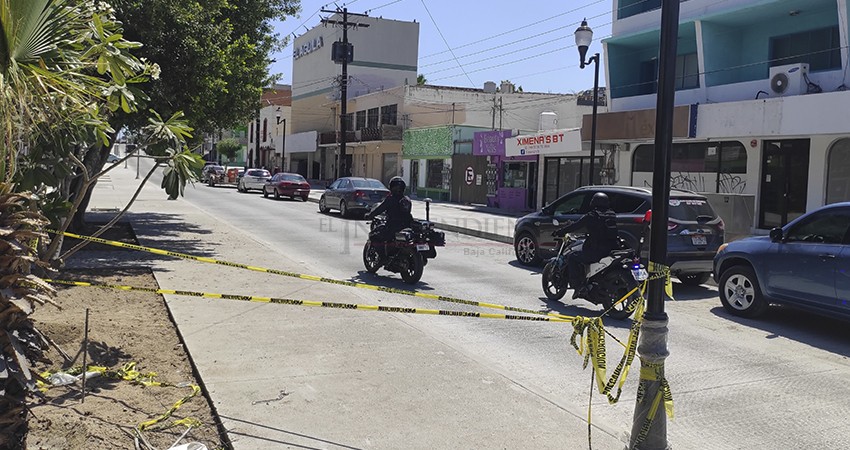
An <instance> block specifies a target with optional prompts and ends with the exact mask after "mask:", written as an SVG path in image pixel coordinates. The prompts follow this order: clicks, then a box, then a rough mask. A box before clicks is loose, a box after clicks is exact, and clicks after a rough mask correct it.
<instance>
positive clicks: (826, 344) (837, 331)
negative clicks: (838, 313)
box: [711, 306, 850, 357]
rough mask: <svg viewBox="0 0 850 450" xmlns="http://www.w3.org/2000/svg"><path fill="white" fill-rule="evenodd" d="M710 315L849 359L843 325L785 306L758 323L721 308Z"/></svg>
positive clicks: (847, 336)
mask: <svg viewBox="0 0 850 450" xmlns="http://www.w3.org/2000/svg"><path fill="white" fill-rule="evenodd" d="M711 312H712V313H713V314H714V315H716V316H717V317H720V318H722V319H726V320H729V321H731V322H735V323H737V324H739V325H742V326H745V327H750V328H756V329H759V330H762V331H766V332H768V333H770V335H768V336H767V337H766V338H767V339H776V338H780V337H782V338H786V339H791V340H794V341H797V342H800V343H804V344H807V345H811V346H812V347H816V348H819V349H821V350H826V351H828V352H831V353H834V354H836V355H841V356H844V357H850V347H848V346H847V342H848V340H850V327H848V326H847V322H846V321H841V320H838V319H833V318H830V317H825V316H821V315H817V314H814V313H810V312H808V311H802V310H799V309H795V308H789V307H784V306H771V307H770V308H769V309H768V310H767V312H766V313H765V314H764V315H763V316H761V317H759V318H758V319H747V318H744V317H738V316H733V315H731V314H729V313H728V312H726V310H725V309H723V307H722V306H717V307H715V308H712V309H711Z"/></svg>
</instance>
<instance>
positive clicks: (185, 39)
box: [111, 0, 300, 133]
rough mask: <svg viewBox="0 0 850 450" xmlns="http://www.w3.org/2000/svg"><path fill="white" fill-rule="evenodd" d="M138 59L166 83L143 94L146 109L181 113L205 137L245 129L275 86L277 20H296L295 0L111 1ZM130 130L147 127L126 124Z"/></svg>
mask: <svg viewBox="0 0 850 450" xmlns="http://www.w3.org/2000/svg"><path fill="white" fill-rule="evenodd" d="M111 3H112V4H113V6H114V7H115V9H116V15H117V17H118V18H119V19H120V20H121V21H122V22H123V24H124V34H125V36H126V37H127V38H128V39H131V40H137V41H139V42H143V43H144V47H143V48H141V49H140V50H139V52H138V53H137V54H138V55H139V56H141V57H143V58H146V59H147V60H149V61H152V62H155V63H157V64H159V66H160V67H161V68H162V76H161V77H160V78H159V79H158V80H151V81H150V82H149V83H147V85H146V86H145V92H146V93H147V94H148V96H149V97H150V100H149V102H148V107H150V108H152V109H155V110H156V111H158V112H160V113H161V114H162V115H163V116H164V117H168V116H171V115H172V114H174V113H175V112H177V111H183V112H184V113H185V115H186V121H187V122H188V123H189V125H190V126H192V128H194V129H195V130H197V131H198V132H200V133H204V132H213V131H215V130H219V129H229V128H232V127H234V126H235V125H237V124H242V123H245V122H247V121H248V120H249V118H250V117H251V115H252V114H253V113H255V112H256V110H257V102H258V101H259V98H260V94H261V93H262V88H263V87H265V86H268V85H269V84H270V82H271V81H272V80H271V78H270V76H269V72H268V67H269V65H270V63H271V62H272V61H271V52H272V51H274V50H277V49H280V48H282V47H283V45H284V44H285V42H284V41H283V40H281V39H280V38H279V37H278V36H277V35H275V34H274V29H273V23H272V21H274V20H283V19H285V18H286V17H287V16H292V15H294V14H296V13H297V12H298V9H299V4H300V2H299V1H298V0H195V1H175V0H113V1H112V2H111ZM127 123H128V124H129V125H130V126H132V127H138V126H143V125H145V123H144V121H142V120H139V119H133V120H128V121H127Z"/></svg>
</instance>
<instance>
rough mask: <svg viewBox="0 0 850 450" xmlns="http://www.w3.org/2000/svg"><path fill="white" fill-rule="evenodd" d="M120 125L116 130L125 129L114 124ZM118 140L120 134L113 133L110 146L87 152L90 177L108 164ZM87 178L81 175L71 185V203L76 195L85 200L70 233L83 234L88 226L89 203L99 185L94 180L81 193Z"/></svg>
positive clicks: (78, 210)
mask: <svg viewBox="0 0 850 450" xmlns="http://www.w3.org/2000/svg"><path fill="white" fill-rule="evenodd" d="M114 125H118V127H116V128H114V129H115V130H120V129H121V127H123V125H122V124H114ZM116 138H118V132H117V131H116V132H114V133H112V135H111V136H109V142H110V145H108V146H104V145H98V146H97V147H95V148H93V149H92V150H89V151H88V152H86V156H85V158H84V159H83V163H84V164H85V166H86V170H87V171H88V173H89V176H92V175H94V174H96V173H98V172H100V171H101V170H102V169H103V166H104V164H106V159H107V158H108V157H109V154H110V153H111V152H112V148H113V147H114V146H115V139H116ZM84 180H85V178H84V177H83V176H82V174H81V175H79V176H78V177H77V178H75V179H74V181H73V182H72V183H71V193H72V194H71V198H70V199H69V201H71V202H73V201H74V197H75V196H76V195H82V196H83V200H82V202H81V203H80V207H79V208H78V209H77V210H76V211H75V212H74V216H73V217H72V218H71V226H70V227H68V229H69V230H70V231H73V232H81V231H83V230H84V228H85V226H86V210H87V209H88V207H89V202H90V201H91V195H92V192H94V187H95V186H96V185H97V180H94V181H93V182H92V183H91V184H90V185H89V187H88V189H85V191H84V192H81V191H80V187H81V186H82V185H83V183H84V182H85V181H84Z"/></svg>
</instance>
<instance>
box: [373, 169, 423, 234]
mask: <svg viewBox="0 0 850 450" xmlns="http://www.w3.org/2000/svg"><path fill="white" fill-rule="evenodd" d="M406 188H407V183H405V182H404V179H403V178H402V177H393V178H392V179H391V180H390V195H389V196H388V197H387V198H386V199H384V201H383V202H381V204H380V205H378V207H377V208H375V209H373V210H372V211H370V212H368V213H366V218H367V219H369V218H372V217H375V216H378V215H380V214H382V213H386V215H387V220H386V222H385V223H384V224H383V225H380V226H379V227H377V228H376V229H375V231H374V232H373V233H372V237H371V239H372V242H373V243H375V242H381V243H386V242H392V240H393V237H394V236H395V233H396V232H398V231H401V230H403V229H405V228H408V227H410V225H411V223H412V222H413V215H412V214H411V213H410V211H411V209H412V206H413V205H412V203H411V202H410V199H409V198H408V197H407V196H406V195H404V190H405V189H406ZM382 247H383V246H382Z"/></svg>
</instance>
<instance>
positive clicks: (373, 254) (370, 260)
mask: <svg viewBox="0 0 850 450" xmlns="http://www.w3.org/2000/svg"><path fill="white" fill-rule="evenodd" d="M363 265H364V266H366V271H367V272H369V273H375V272H377V271H378V269H380V268H381V252H379V251H378V249H377V248H375V247H374V246H372V242H370V241H366V246H365V247H363Z"/></svg>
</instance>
